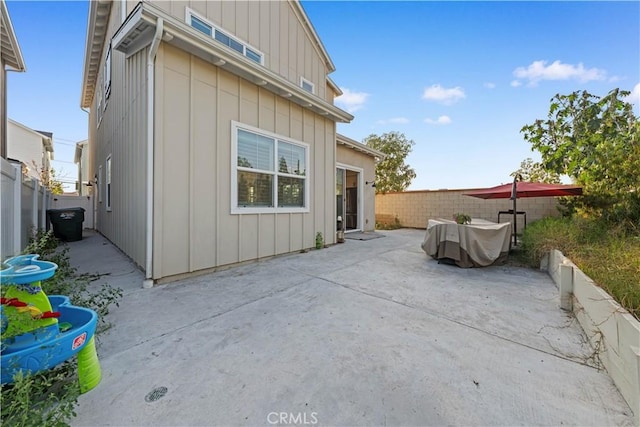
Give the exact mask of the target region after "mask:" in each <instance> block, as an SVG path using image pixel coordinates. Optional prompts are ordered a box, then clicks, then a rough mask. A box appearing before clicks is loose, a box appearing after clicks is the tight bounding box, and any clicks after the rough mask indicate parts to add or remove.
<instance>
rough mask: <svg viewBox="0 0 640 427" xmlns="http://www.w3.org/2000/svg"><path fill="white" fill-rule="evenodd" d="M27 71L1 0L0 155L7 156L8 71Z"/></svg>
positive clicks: (3, 2)
mask: <svg viewBox="0 0 640 427" xmlns="http://www.w3.org/2000/svg"><path fill="white" fill-rule="evenodd" d="M8 71H19V72H24V71H26V67H25V65H24V59H23V58H22V52H20V46H19V45H18V39H17V38H16V34H15V32H14V31H13V25H12V24H11V19H10V18H9V11H8V10H7V5H6V4H5V1H4V0H0V157H2V158H3V159H6V158H7V138H8V135H7V128H8V116H7V72H8Z"/></svg>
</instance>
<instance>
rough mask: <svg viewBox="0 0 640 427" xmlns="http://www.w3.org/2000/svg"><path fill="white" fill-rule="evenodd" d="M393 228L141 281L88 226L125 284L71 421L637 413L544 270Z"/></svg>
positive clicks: (109, 267)
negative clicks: (429, 246) (466, 265)
mask: <svg viewBox="0 0 640 427" xmlns="http://www.w3.org/2000/svg"><path fill="white" fill-rule="evenodd" d="M380 233H381V234H384V236H385V237H383V238H378V239H373V240H366V241H359V240H347V241H346V243H344V244H339V245H336V246H333V247H330V248H327V249H323V250H319V251H316V250H312V251H309V252H307V253H300V254H293V255H287V256H282V257H277V258H274V259H269V260H264V261H259V262H256V263H251V264H248V265H245V266H240V267H235V268H232V269H228V270H224V271H220V272H217V273H214V274H208V275H204V276H199V277H194V278H190V279H186V280H181V281H178V282H174V283H171V284H166V285H160V286H157V287H154V288H152V289H142V288H141V286H142V279H143V274H142V273H141V272H140V271H139V270H138V269H137V268H136V267H135V266H134V265H133V264H132V263H131V262H130V261H129V260H128V259H127V258H126V257H125V256H124V255H122V254H121V253H120V252H119V251H118V250H117V249H116V248H114V247H113V246H112V245H111V244H110V243H109V242H108V241H106V240H105V239H104V238H103V237H102V236H100V235H99V234H95V233H93V232H85V238H84V239H83V240H82V241H78V242H74V243H70V248H71V252H70V253H71V260H72V263H73V264H74V265H76V266H77V267H78V268H79V270H80V271H83V272H90V273H103V274H107V275H105V276H102V277H101V279H100V280H99V281H98V282H97V283H105V282H107V283H110V284H112V285H114V286H118V287H121V288H122V289H123V290H124V297H123V298H122V300H121V302H120V307H114V308H113V309H112V312H111V314H109V316H108V321H109V322H110V323H111V324H112V327H111V328H110V329H109V330H108V331H106V332H105V333H104V334H102V335H101V336H100V339H99V347H98V351H99V355H100V360H101V365H102V372H103V377H102V382H101V383H100V384H99V385H98V386H97V387H96V388H95V389H94V390H92V391H90V392H88V393H86V394H84V395H82V396H81V398H80V401H79V406H78V409H77V413H78V416H77V418H75V419H74V420H73V421H72V424H73V425H79V426H80V425H82V426H97V425H114V426H115V425H117V426H141V425H153V426H165V425H166V426H178V425H181V426H182V425H185V426H186V425H188V426H193V425H198V426H201V425H276V424H279V425H286V424H298V425H300V424H307V425H312V424H318V425H339V426H346V425H349V426H352V425H363V426H364V425H367V426H370V425H403V426H409V425H591V426H603V425H617V426H627V425H629V426H630V425H633V415H632V413H631V410H630V409H629V407H628V406H627V404H626V403H625V402H624V400H623V399H622V397H621V396H620V394H619V392H618V391H617V389H616V388H615V386H614V385H613V382H612V381H611V379H610V378H609V376H608V375H607V373H606V372H605V371H602V370H598V369H596V368H595V367H594V362H593V357H592V356H593V354H592V353H593V352H592V350H591V349H590V348H589V347H588V346H587V345H585V344H584V337H583V333H582V331H581V329H580V327H579V325H577V323H576V322H575V321H574V319H573V318H572V317H571V316H569V315H568V314H566V313H565V312H563V311H561V310H560V309H559V308H558V305H559V298H558V292H557V289H556V288H555V286H554V284H553V282H552V281H551V279H550V278H549V277H548V276H547V275H546V273H544V272H539V271H535V270H530V269H525V268H519V267H514V266H493V267H487V268H482V269H460V268H458V267H455V266H451V265H445V264H438V263H437V262H436V261H434V260H433V259H430V258H429V257H428V256H426V255H425V253H424V252H423V251H422V250H421V249H420V243H421V242H422V239H423V236H424V231H421V230H397V231H385V232H380ZM162 387H164V388H166V390H165V389H161V388H162ZM154 390H155V391H156V392H158V393H156V396H154V397H159V398H158V399H157V400H154V399H153V398H150V396H151V394H152V392H153V391H154ZM160 390H161V391H164V392H165V394H164V395H163V396H160V395H162V393H161V392H159V391H160Z"/></svg>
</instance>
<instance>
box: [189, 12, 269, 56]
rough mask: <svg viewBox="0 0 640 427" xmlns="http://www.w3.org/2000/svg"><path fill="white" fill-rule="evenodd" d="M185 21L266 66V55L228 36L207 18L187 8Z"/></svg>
mask: <svg viewBox="0 0 640 427" xmlns="http://www.w3.org/2000/svg"><path fill="white" fill-rule="evenodd" d="M185 14H186V16H185V19H186V21H187V24H189V25H191V26H192V27H193V28H195V29H196V30H198V31H200V32H201V33H203V34H206V35H207V36H209V37H211V38H213V39H214V40H217V41H218V42H219V43H222V44H223V45H225V46H227V47H229V48H231V49H233V50H235V51H236V52H238V53H239V54H241V55H244V56H245V57H247V58H249V59H250V60H252V61H254V62H257V63H258V64H260V65H264V54H263V53H262V52H260V51H259V50H258V49H256V48H254V47H253V46H251V45H250V44H248V43H246V42H244V41H242V40H240V39H238V38H236V37H234V36H232V35H230V34H228V33H227V32H225V31H223V30H221V29H219V28H217V27H216V26H215V25H213V23H211V22H210V21H208V20H207V19H206V18H204V17H202V16H201V15H198V13H196V12H195V11H194V10H192V9H190V8H188V7H187V8H186V13H185Z"/></svg>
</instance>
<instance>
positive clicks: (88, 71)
mask: <svg viewBox="0 0 640 427" xmlns="http://www.w3.org/2000/svg"><path fill="white" fill-rule="evenodd" d="M2 1H4V0H2ZM111 3H112V1H111V0H94V1H90V2H89V17H88V23H87V38H86V42H85V55H84V67H83V70H84V72H83V77H82V95H81V97H80V106H81V107H82V108H88V107H89V106H91V102H92V101H93V96H94V94H95V90H96V85H97V79H98V74H99V73H100V68H99V66H100V62H101V60H102V54H103V52H102V51H103V47H104V44H105V36H106V31H107V25H108V23H109V15H110V13H111ZM288 3H289V5H290V6H291V8H292V10H293V11H294V13H295V15H296V17H297V18H298V20H299V21H300V23H301V24H302V26H303V28H304V31H305V33H306V34H307V36H308V37H309V38H310V39H311V41H312V42H313V43H312V44H313V46H314V48H315V49H316V50H317V51H318V53H319V54H320V56H321V58H322V59H323V61H324V63H325V65H326V67H327V73H331V72H333V71H335V69H336V68H335V65H334V64H333V61H332V60H331V58H330V57H329V54H328V53H327V50H326V49H325V47H324V45H323V44H322V41H321V40H320V37H318V34H317V33H316V31H315V28H314V27H313V24H311V21H310V20H309V18H308V16H307V14H306V12H305V11H304V8H303V7H302V5H301V4H300V2H299V1H298V0H288ZM141 5H143V6H144V7H145V8H147V7H148V6H151V5H150V4H148V3H147V2H141V3H139V4H138V6H137V7H136V10H138V9H139V8H140V7H141ZM134 12H135V10H134ZM134 12H132V13H131V14H130V16H129V17H128V18H127V21H129V20H130V18H131V17H132V15H133V14H134ZM167 18H168V17H165V20H167ZM125 25H126V21H125V23H124V24H123V27H124V26H125ZM123 27H121V28H120V30H119V32H120V31H121V30H123ZM114 38H115V35H114ZM327 82H328V84H329V85H330V86H332V87H333V88H334V89H335V90H336V93H337V95H340V94H341V93H342V92H341V91H340V88H338V86H337V85H336V84H335V83H334V82H333V81H332V80H331V79H329V78H328V77H327ZM290 92H292V90H285V91H284V93H286V94H290ZM285 96H291V95H285ZM300 103H301V105H304V106H308V105H313V103H311V102H309V100H303V102H300ZM334 108H336V110H339V109H337V107H334ZM322 110H323V111H322V112H321V114H327V111H326V109H322ZM336 113H338V111H332V112H331V113H329V114H330V115H332V116H335V117H339V119H338V120H339V121H342V122H349V121H351V120H352V119H353V116H351V115H350V114H348V113H346V112H344V111H342V110H339V114H336ZM340 113H341V114H340Z"/></svg>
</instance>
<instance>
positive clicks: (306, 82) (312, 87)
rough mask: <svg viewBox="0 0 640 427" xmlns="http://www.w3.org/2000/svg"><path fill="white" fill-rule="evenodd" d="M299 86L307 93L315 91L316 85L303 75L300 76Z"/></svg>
mask: <svg viewBox="0 0 640 427" xmlns="http://www.w3.org/2000/svg"><path fill="white" fill-rule="evenodd" d="M300 87H301V88H302V89H304V90H306V91H307V92H309V93H316V92H315V91H316V86H315V85H314V84H313V83H311V82H310V81H309V80H307V79H305V78H304V77H300Z"/></svg>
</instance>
